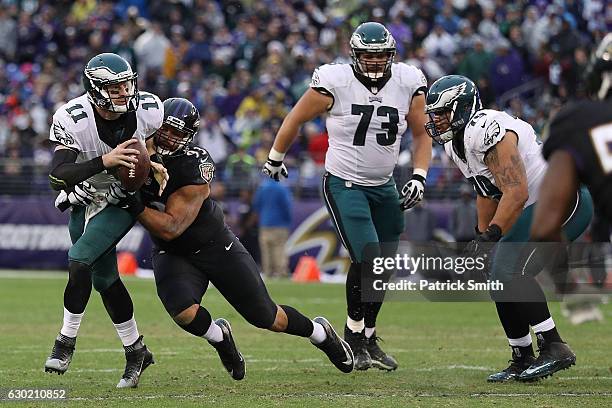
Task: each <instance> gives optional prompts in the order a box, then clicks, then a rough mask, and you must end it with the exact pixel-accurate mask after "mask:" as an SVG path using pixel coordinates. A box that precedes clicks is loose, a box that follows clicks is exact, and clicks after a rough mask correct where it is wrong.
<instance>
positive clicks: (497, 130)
mask: <svg viewBox="0 0 612 408" xmlns="http://www.w3.org/2000/svg"><path fill="white" fill-rule="evenodd" d="M509 120H513V118H512V117H511V116H510V115H508V114H507V113H505V112H499V111H494V110H490V109H485V110H482V111H479V112H476V114H475V115H474V116H473V117H472V119H471V120H470V122H469V123H468V124H467V126H466V127H465V139H464V140H465V147H466V151H467V150H469V151H472V152H474V153H477V154H478V153H480V154H484V153H486V152H487V151H488V150H489V149H491V148H492V147H493V146H495V145H496V144H497V143H498V142H499V141H500V140H502V139H503V137H504V136H505V135H506V126H507V124H508V122H509Z"/></svg>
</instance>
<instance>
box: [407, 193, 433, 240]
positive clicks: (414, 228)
mask: <svg viewBox="0 0 612 408" xmlns="http://www.w3.org/2000/svg"><path fill="white" fill-rule="evenodd" d="M405 220H406V232H405V236H406V239H408V240H409V241H412V242H431V240H432V239H433V230H434V228H435V227H436V217H435V215H434V214H433V212H431V210H430V209H429V208H428V207H427V202H426V200H422V201H420V202H419V203H418V204H417V205H416V206H415V207H414V208H412V209H411V210H410V211H406V215H405Z"/></svg>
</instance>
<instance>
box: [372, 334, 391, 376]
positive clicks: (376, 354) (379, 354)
mask: <svg viewBox="0 0 612 408" xmlns="http://www.w3.org/2000/svg"><path fill="white" fill-rule="evenodd" d="M379 340H380V341H382V339H381V338H380V337H377V336H376V331H375V332H374V334H372V337H370V338H369V339H368V338H366V350H367V351H368V354H369V355H370V359H371V360H372V367H376V368H378V369H380V370H387V371H393V370H395V369H397V361H396V360H395V358H394V357H393V356H390V355H388V354H387V353H385V352H384V351H383V350H382V349H381V348H380V346H379V345H378V341H379Z"/></svg>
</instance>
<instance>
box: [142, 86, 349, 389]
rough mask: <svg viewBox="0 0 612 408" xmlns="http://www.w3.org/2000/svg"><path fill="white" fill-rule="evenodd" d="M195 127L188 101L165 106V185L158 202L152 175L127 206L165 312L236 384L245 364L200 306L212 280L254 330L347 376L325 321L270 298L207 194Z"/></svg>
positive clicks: (210, 169) (225, 326)
mask: <svg viewBox="0 0 612 408" xmlns="http://www.w3.org/2000/svg"><path fill="white" fill-rule="evenodd" d="M199 123H200V115H199V113H198V111H197V109H196V108H195V106H194V105H193V104H192V103H191V102H189V101H188V100H186V99H182V98H171V99H168V100H166V101H165V102H164V121H163V124H162V126H161V128H160V129H159V130H158V131H157V133H156V134H155V135H154V136H153V145H154V149H155V152H156V154H155V155H153V157H152V158H153V160H158V161H161V162H162V163H163V165H164V166H165V167H166V169H167V170H168V174H169V176H170V179H169V181H168V184H167V186H166V188H165V190H164V192H163V194H162V195H161V196H159V195H158V189H159V186H158V185H157V182H156V180H155V179H154V178H153V177H151V178H150V180H148V181H147V183H146V184H145V186H144V187H143V189H142V190H141V201H139V200H136V199H133V200H132V202H131V203H130V204H131V207H132V210H133V211H134V212H136V213H139V215H138V220H139V221H140V223H141V224H142V225H143V226H144V227H145V228H146V229H147V230H148V231H149V232H150V234H151V237H152V239H153V241H154V244H155V248H154V250H153V270H154V273H155V283H156V285H157V294H158V296H159V298H160V299H161V301H162V303H163V304H164V307H165V308H166V310H167V312H168V313H169V314H170V316H172V318H173V319H174V321H175V322H176V323H177V324H178V325H179V326H180V327H181V328H182V329H183V330H185V331H187V332H189V333H191V334H193V335H195V336H198V337H203V338H205V339H206V340H208V342H209V343H210V344H211V345H212V346H213V347H214V348H215V349H216V350H217V352H218V353H219V357H220V358H221V362H222V363H223V365H224V367H225V368H226V370H227V371H228V372H229V373H230V375H231V376H232V378H234V379H235V380H240V379H242V378H243V377H244V374H245V362H244V359H243V357H242V355H241V354H240V352H239V351H238V349H237V347H236V344H235V343H234V340H233V336H232V329H231V327H230V325H229V323H228V322H227V321H226V320H225V319H217V320H215V321H213V319H212V317H211V315H210V313H209V312H208V310H206V309H205V308H204V307H202V306H201V305H200V302H201V301H202V297H203V296H204V293H205V292H206V289H207V288H208V284H209V282H211V283H212V284H213V285H215V287H216V288H217V289H218V290H219V292H221V294H222V295H223V297H225V299H227V300H228V301H229V302H230V304H231V305H232V306H233V307H234V308H235V309H236V310H237V311H238V312H239V313H240V314H241V315H242V316H243V317H244V318H245V319H246V320H247V321H248V322H249V323H251V324H252V325H254V326H256V327H259V328H262V329H268V330H271V331H276V332H284V333H287V334H291V335H295V336H301V337H307V338H309V339H310V341H311V342H312V343H313V344H314V345H315V346H316V347H318V348H319V349H321V350H322V351H323V352H324V353H325V354H327V356H328V357H329V359H330V360H331V362H332V363H333V364H334V365H335V366H336V367H337V368H338V369H339V370H341V371H343V372H345V373H348V372H350V371H352V370H353V365H354V363H353V353H352V351H351V349H350V347H349V345H348V344H347V343H346V342H345V341H344V340H342V339H341V338H340V337H339V336H338V335H337V334H336V332H335V330H334V328H333V327H332V326H331V324H330V323H329V322H328V321H327V320H326V319H325V318H323V317H317V318H315V319H314V320H310V319H308V318H307V317H305V316H304V315H302V314H301V313H300V312H298V311H297V310H296V309H294V308H292V307H291V306H286V305H277V304H276V303H275V302H274V301H273V300H272V299H271V298H270V295H269V294H268V291H267V289H266V286H265V285H264V283H263V281H262V279H261V276H260V273H259V270H258V267H257V264H256V263H255V261H254V260H253V258H252V257H251V255H250V254H249V253H248V252H247V250H246V249H245V248H244V246H243V245H242V244H241V243H240V241H239V240H238V239H237V238H236V236H235V235H234V234H233V233H232V231H230V229H229V228H228V227H227V225H226V224H225V221H224V217H223V211H222V209H221V207H220V206H219V205H218V204H217V203H216V202H215V201H214V200H213V199H211V198H210V196H209V195H210V183H211V182H212V180H213V176H214V172H215V164H214V162H213V161H212V159H211V157H210V156H209V154H208V152H207V151H206V150H204V149H202V148H200V147H198V146H195V145H193V144H192V143H191V141H192V139H193V137H194V135H195V134H196V133H197V130H198V127H199Z"/></svg>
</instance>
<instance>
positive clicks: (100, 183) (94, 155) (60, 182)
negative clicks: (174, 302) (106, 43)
mask: <svg viewBox="0 0 612 408" xmlns="http://www.w3.org/2000/svg"><path fill="white" fill-rule="evenodd" d="M136 78H137V74H136V73H135V72H133V71H132V69H131V67H130V65H129V64H128V62H127V61H126V60H124V59H123V58H122V57H120V56H119V55H116V54H110V53H104V54H99V55H97V56H95V57H93V58H92V59H91V60H90V61H89V63H88V64H87V66H86V67H85V69H84V72H83V83H84V86H85V90H86V93H85V94H84V95H82V96H80V97H78V98H75V99H73V100H71V101H70V102H68V103H66V104H65V105H63V106H62V107H60V108H59V109H58V110H57V111H56V112H55V114H54V115H53V125H52V127H51V130H50V140H51V142H53V144H54V145H55V152H54V156H53V161H52V165H51V173H50V175H49V177H50V181H51V186H52V188H53V189H54V190H59V191H60V195H59V196H58V197H57V200H56V206H57V207H58V208H59V209H60V210H62V211H64V210H66V209H67V208H71V212H70V222H69V225H68V228H69V231H70V238H71V240H72V244H73V245H72V247H71V248H70V250H69V251H68V260H69V263H68V272H69V277H68V284H67V285H66V289H65V291H64V320H63V325H62V328H61V330H60V333H59V335H58V336H57V338H56V340H55V345H54V346H53V350H52V352H51V355H50V356H49V358H48V359H47V361H46V362H45V371H47V372H55V373H58V374H63V373H64V372H66V370H67V369H68V366H69V364H70V361H71V359H72V355H73V352H74V348H75V343H76V337H77V331H78V329H79V326H80V323H81V319H82V318H83V314H84V312H85V307H86V306H87V302H88V300H89V296H90V293H91V288H92V286H93V287H94V288H95V289H96V290H97V291H98V292H99V293H100V296H101V297H102V301H103V303H104V306H105V308H106V310H107V312H108V314H109V316H110V318H111V320H112V321H113V323H114V325H115V327H116V329H117V333H118V335H119V338H120V339H121V341H122V343H123V346H124V348H125V356H126V367H125V372H124V374H123V376H122V378H121V379H120V381H119V383H118V384H117V387H118V388H126V387H136V386H137V385H138V381H139V378H140V375H141V373H142V371H143V370H144V369H145V368H147V367H148V366H149V365H150V364H152V363H153V355H152V354H151V353H150V352H149V350H147V347H146V346H145V345H144V343H143V342H142V336H141V335H140V334H139V332H138V328H137V326H136V321H135V319H134V312H133V311H134V308H133V304H132V299H131V298H130V295H129V293H128V291H127V289H126V288H125V286H124V285H123V282H122V281H121V279H120V278H119V273H118V270H117V257H116V250H115V247H116V245H117V242H119V240H120V239H121V238H122V237H123V236H124V235H125V234H126V233H127V232H128V231H129V230H130V229H131V228H132V226H133V225H134V223H135V221H136V216H135V215H134V214H132V213H131V212H130V211H129V206H125V205H124V204H125V202H127V201H129V199H130V197H131V195H130V194H127V193H126V192H125V191H124V190H123V189H122V188H121V186H120V184H119V182H118V181H117V179H116V178H115V177H114V176H113V175H112V170H113V169H114V168H116V167H117V166H126V167H128V168H134V167H135V164H134V163H136V162H137V161H138V159H137V158H135V157H133V156H130V155H133V154H136V155H137V154H138V150H136V149H131V148H130V145H131V144H132V143H133V142H134V141H135V140H136V139H138V140H141V141H144V140H146V139H147V138H148V137H150V136H152V135H153V133H154V132H155V131H156V130H157V129H158V128H159V127H160V126H161V124H162V120H163V117H164V113H163V105H162V103H161V102H160V100H159V98H158V97H157V96H155V95H153V94H150V93H147V92H139V91H138V88H137V84H136ZM122 207H127V208H128V209H124V208H122Z"/></svg>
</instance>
